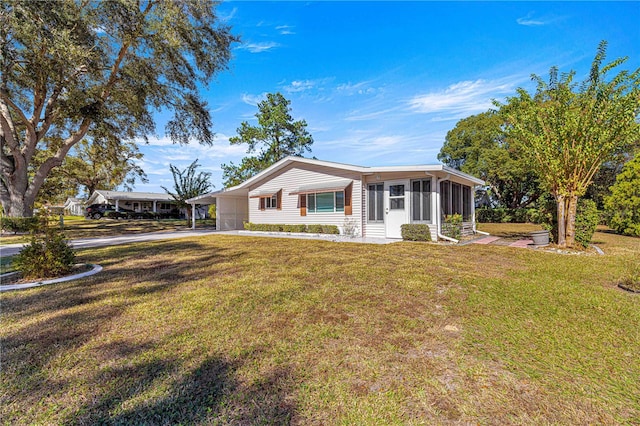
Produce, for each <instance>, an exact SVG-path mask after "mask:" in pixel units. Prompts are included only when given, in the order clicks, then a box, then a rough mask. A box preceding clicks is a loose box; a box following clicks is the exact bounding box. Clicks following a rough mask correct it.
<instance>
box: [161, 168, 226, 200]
mask: <svg viewBox="0 0 640 426" xmlns="http://www.w3.org/2000/svg"><path fill="white" fill-rule="evenodd" d="M198 167H200V164H198V159H197V158H196V159H195V161H194V162H193V163H191V164H190V165H189V167H187V168H186V169H184V170H180V169H178V168H177V167H176V166H174V165H173V164H169V169H170V170H171V174H172V175H173V192H171V191H169V190H168V189H167V188H165V187H164V186H162V189H164V190H165V192H166V193H167V194H169V195H171V197H172V198H173V199H174V200H176V204H177V205H178V207H189V206H190V204H189V203H187V200H188V199H190V198H194V197H197V196H198V195H202V194H206V193H207V192H209V191H210V190H211V188H212V187H213V185H212V184H211V182H210V181H209V179H211V173H210V172H198V173H197V174H196V171H197V169H198Z"/></svg>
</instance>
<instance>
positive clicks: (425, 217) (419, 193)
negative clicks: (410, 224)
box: [411, 179, 431, 222]
mask: <svg viewBox="0 0 640 426" xmlns="http://www.w3.org/2000/svg"><path fill="white" fill-rule="evenodd" d="M411 218H412V220H413V221H414V222H430V221H431V180H430V179H425V180H414V181H412V182H411Z"/></svg>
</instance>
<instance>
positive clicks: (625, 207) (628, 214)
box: [604, 153, 640, 237]
mask: <svg viewBox="0 0 640 426" xmlns="http://www.w3.org/2000/svg"><path fill="white" fill-rule="evenodd" d="M604 208H605V211H606V216H607V224H608V225H609V227H611V229H613V230H615V231H616V232H618V233H621V234H626V235H631V236H634V237H640V153H639V154H636V156H635V157H634V158H633V159H632V160H630V161H629V162H627V164H625V165H624V167H623V168H622V171H621V172H620V173H619V174H618V176H617V177H616V183H615V184H614V185H613V186H612V187H611V195H609V196H608V197H606V198H605V200H604Z"/></svg>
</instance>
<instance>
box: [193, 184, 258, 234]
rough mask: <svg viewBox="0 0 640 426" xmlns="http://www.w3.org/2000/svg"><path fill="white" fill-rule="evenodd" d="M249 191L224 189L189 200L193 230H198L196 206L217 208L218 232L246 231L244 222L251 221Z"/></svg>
mask: <svg viewBox="0 0 640 426" xmlns="http://www.w3.org/2000/svg"><path fill="white" fill-rule="evenodd" d="M248 195H249V190H247V189H235V188H229V189H222V190H220V191H215V192H210V193H208V194H203V195H199V196H197V197H194V198H190V199H188V200H187V203H189V204H191V216H192V217H191V228H192V229H195V228H196V220H195V211H196V206H198V205H200V206H202V205H211V204H215V206H216V231H234V230H238V229H244V222H248V221H249V198H248Z"/></svg>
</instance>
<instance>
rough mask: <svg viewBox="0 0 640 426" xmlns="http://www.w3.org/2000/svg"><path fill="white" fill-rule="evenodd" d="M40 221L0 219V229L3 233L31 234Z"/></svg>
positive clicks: (24, 218)
mask: <svg viewBox="0 0 640 426" xmlns="http://www.w3.org/2000/svg"><path fill="white" fill-rule="evenodd" d="M39 226H40V220H39V219H38V218H37V217H7V216H2V217H0V228H2V230H3V231H5V232H13V233H14V234H17V233H18V232H32V231H35V230H37V229H38V227H39Z"/></svg>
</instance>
